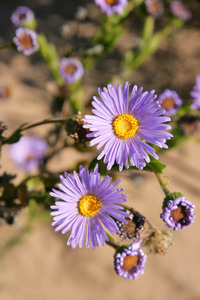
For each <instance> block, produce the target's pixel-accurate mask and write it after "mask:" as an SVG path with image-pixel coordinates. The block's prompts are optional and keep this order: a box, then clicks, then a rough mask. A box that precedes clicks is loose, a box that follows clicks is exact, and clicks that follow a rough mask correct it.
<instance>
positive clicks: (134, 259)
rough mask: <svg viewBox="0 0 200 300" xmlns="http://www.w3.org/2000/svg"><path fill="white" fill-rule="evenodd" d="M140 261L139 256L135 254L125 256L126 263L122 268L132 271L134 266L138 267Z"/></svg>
mask: <svg viewBox="0 0 200 300" xmlns="http://www.w3.org/2000/svg"><path fill="white" fill-rule="evenodd" d="M137 263H138V256H137V255H134V256H131V255H127V256H126V257H125V258H124V263H123V266H122V269H124V270H125V271H130V270H131V269H132V268H134V267H136V266H137Z"/></svg>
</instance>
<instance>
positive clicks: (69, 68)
mask: <svg viewBox="0 0 200 300" xmlns="http://www.w3.org/2000/svg"><path fill="white" fill-rule="evenodd" d="M76 69H77V67H76V66H74V65H67V66H66V68H65V73H66V74H68V75H72V74H74V72H75V71H76Z"/></svg>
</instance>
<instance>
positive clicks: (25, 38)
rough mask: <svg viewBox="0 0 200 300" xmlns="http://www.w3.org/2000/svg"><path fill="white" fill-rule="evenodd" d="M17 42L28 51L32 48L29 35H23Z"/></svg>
mask: <svg viewBox="0 0 200 300" xmlns="http://www.w3.org/2000/svg"><path fill="white" fill-rule="evenodd" d="M19 42H20V44H22V45H23V46H24V48H25V49H30V48H32V47H33V43H32V38H31V36H30V35H29V34H23V35H22V36H21V37H20V38H19Z"/></svg>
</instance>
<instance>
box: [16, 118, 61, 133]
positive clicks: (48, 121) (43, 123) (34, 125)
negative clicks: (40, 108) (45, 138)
mask: <svg viewBox="0 0 200 300" xmlns="http://www.w3.org/2000/svg"><path fill="white" fill-rule="evenodd" d="M65 122H66V119H61V118H60V119H46V120H43V121H40V122H36V123H33V124H30V125H27V126H24V127H23V128H22V129H21V132H22V131H24V130H27V129H30V128H33V127H37V126H40V125H45V124H52V123H65Z"/></svg>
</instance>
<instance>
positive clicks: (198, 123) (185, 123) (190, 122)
mask: <svg viewBox="0 0 200 300" xmlns="http://www.w3.org/2000/svg"><path fill="white" fill-rule="evenodd" d="M178 125H179V127H180V128H181V130H182V131H183V133H184V134H186V135H192V134H194V133H195V132H197V131H198V130H199V128H200V118H199V117H198V116H193V115H184V116H182V117H181V118H180V119H179V122H178Z"/></svg>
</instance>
